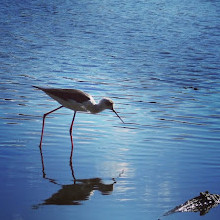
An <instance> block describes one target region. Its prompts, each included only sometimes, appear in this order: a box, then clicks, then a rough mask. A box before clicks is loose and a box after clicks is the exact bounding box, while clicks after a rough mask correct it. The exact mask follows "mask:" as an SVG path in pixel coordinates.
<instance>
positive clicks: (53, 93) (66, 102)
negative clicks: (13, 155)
mask: <svg viewBox="0 0 220 220" xmlns="http://www.w3.org/2000/svg"><path fill="white" fill-rule="evenodd" d="M34 87H35V88H37V89H40V90H42V91H44V92H45V93H46V94H47V95H49V96H50V97H51V98H53V99H54V100H56V101H57V102H58V103H60V104H61V106H59V107H58V108H56V109H54V110H52V111H50V112H47V113H45V114H44V116H43V124H42V131H41V139H40V145H39V147H40V152H41V158H42V149H41V147H42V140H43V133H44V122H45V118H46V116H47V115H49V114H51V113H52V112H55V111H57V110H59V109H61V108H63V107H66V108H68V109H71V110H73V111H74V115H73V119H72V123H71V126H70V138H71V147H72V148H71V155H70V164H72V155H73V138H72V128H73V123H74V119H75V116H76V112H77V111H89V112H90V113H93V114H95V113H99V112H101V111H103V110H105V109H110V110H112V111H113V112H114V113H115V114H116V115H117V117H118V118H119V119H120V120H121V121H122V122H123V120H122V119H121V118H120V116H119V115H118V113H117V112H116V111H115V110H114V103H113V101H112V100H111V99H109V98H103V99H101V100H100V102H99V103H98V104H96V102H95V100H94V99H93V97H92V96H91V95H89V94H87V93H85V92H83V91H81V90H77V89H53V88H41V87H38V86H34ZM123 123H124V122H123ZM42 161H43V160H42ZM42 167H43V170H44V165H43V162H42Z"/></svg>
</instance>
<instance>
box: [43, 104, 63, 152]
mask: <svg viewBox="0 0 220 220" xmlns="http://www.w3.org/2000/svg"><path fill="white" fill-rule="evenodd" d="M62 107H63V106H60V107H58V108H56V109H54V110H52V111H50V112H47V113H45V114H44V116H43V124H42V131H41V138H40V145H39V147H40V151H41V154H42V149H41V146H42V141H43V135H44V122H45V118H46V117H47V115H49V114H50V113H52V112H55V111H56V110H58V109H60V108H62Z"/></svg>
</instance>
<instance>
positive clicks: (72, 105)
mask: <svg viewBox="0 0 220 220" xmlns="http://www.w3.org/2000/svg"><path fill="white" fill-rule="evenodd" d="M49 96H50V97H51V98H53V99H54V100H56V101H57V102H59V103H60V104H61V105H62V106H63V107H66V108H69V109H71V110H73V111H82V112H88V111H89V112H91V113H93V114H94V113H97V112H95V110H94V106H95V105H96V102H95V100H94V99H93V97H92V96H90V95H89V96H88V97H89V100H88V101H84V102H82V103H80V102H77V101H75V100H73V99H68V100H64V99H62V98H59V97H57V96H54V95H52V94H50V95H49Z"/></svg>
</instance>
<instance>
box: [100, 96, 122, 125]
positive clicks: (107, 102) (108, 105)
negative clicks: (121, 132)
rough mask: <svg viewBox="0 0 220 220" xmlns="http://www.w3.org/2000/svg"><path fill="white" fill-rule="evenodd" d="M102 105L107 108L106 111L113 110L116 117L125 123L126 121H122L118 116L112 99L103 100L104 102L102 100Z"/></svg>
mask: <svg viewBox="0 0 220 220" xmlns="http://www.w3.org/2000/svg"><path fill="white" fill-rule="evenodd" d="M101 103H102V105H103V106H104V107H105V109H110V110H112V111H113V112H114V113H115V114H116V115H117V117H118V118H119V119H120V120H121V121H122V122H123V123H124V121H123V120H122V119H121V117H120V116H119V115H118V113H117V112H116V111H115V109H114V102H113V101H112V100H111V99H109V98H103V99H102V100H101Z"/></svg>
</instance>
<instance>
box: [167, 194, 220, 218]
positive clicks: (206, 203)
mask: <svg viewBox="0 0 220 220" xmlns="http://www.w3.org/2000/svg"><path fill="white" fill-rule="evenodd" d="M219 204H220V195H218V194H211V193H209V192H208V191H206V192H201V193H200V195H199V196H197V197H195V198H193V199H190V200H188V201H186V202H185V203H183V204H182V205H179V206H176V207H175V208H174V209H172V210H170V211H168V212H166V213H164V215H163V216H167V215H171V214H173V213H176V212H200V215H205V214H206V213H208V212H209V210H210V209H211V208H214V207H216V206H218V205H219Z"/></svg>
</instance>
